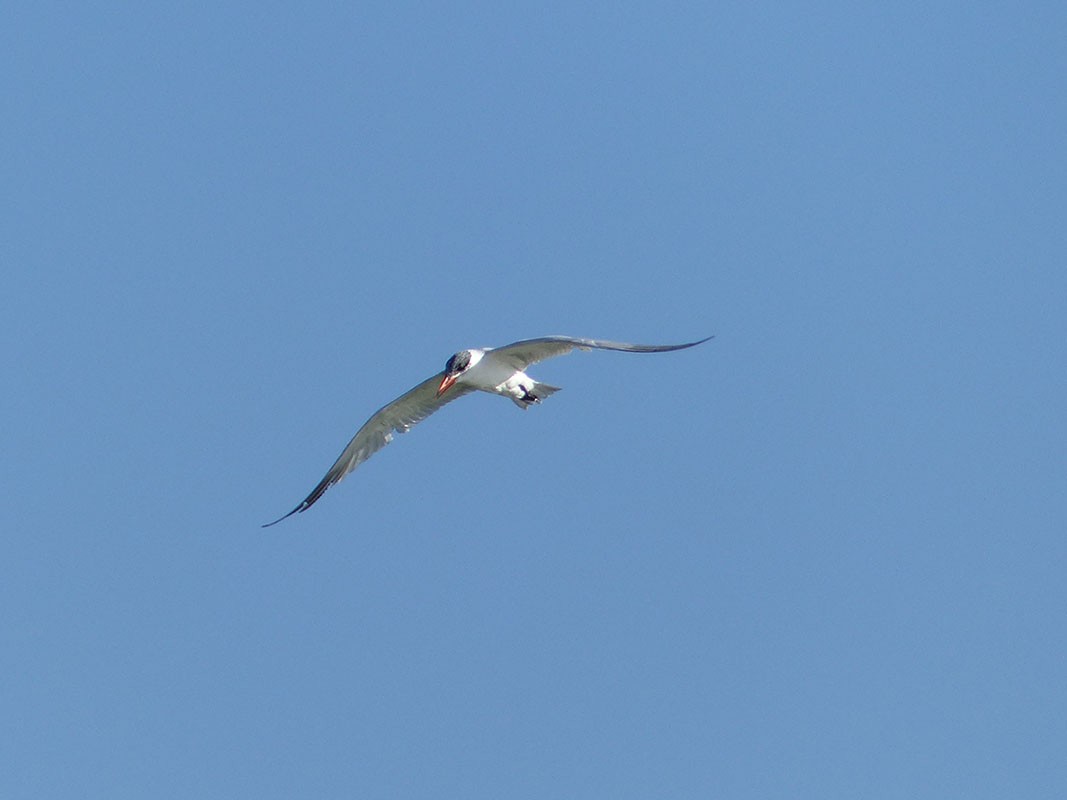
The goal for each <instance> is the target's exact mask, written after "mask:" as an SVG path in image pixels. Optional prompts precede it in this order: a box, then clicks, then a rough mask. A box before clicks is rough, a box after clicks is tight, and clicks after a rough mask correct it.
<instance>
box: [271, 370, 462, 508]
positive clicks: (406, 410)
mask: <svg viewBox="0 0 1067 800" xmlns="http://www.w3.org/2000/svg"><path fill="white" fill-rule="evenodd" d="M443 377H444V373H443V372H439V373H437V374H436V375H434V376H433V377H432V378H427V379H426V380H424V381H423V382H422V383H420V384H419V385H418V386H416V387H415V388H413V389H411V390H409V391H407V392H405V393H404V394H402V395H400V397H398V398H397V399H396V400H394V401H393V402H391V403H389V404H388V405H386V406H383V407H382V408H380V409H378V411H377V412H375V413H374V415H373V416H371V418H370V419H368V420H367V421H366V422H365V423H363V427H362V428H360V429H359V430H358V431H357V432H356V435H355V436H353V437H352V441H350V442H349V443H348V446H347V447H346V448H345V449H344V450H343V451H342V452H341V455H340V456H338V458H337V460H336V461H335V462H334V464H333V466H332V467H330V469H329V471H328V472H327V473H326V475H325V476H324V477H323V479H322V480H321V481H319V485H318V486H316V487H315V488H314V489H312V490H311V494H309V495H308V496H307V497H305V498H304V500H303V501H302V502H301V503H300V505H298V506H297V507H296V508H294V509H293V510H292V511H290V512H289V513H288V514H286V515H285V516H282V517H279V518H278V519H276V520H274V522H268V523H267V524H266V525H264V526H263V527H264V528H269V527H270V526H271V525H276V524H277V523H279V522H281V521H282V520H283V519H285V518H286V517H290V516H292V515H293V514H297V513H299V512H301V511H306V510H307V509H308V508H310V507H311V506H312V504H314V502H315V501H316V500H318V499H319V498H320V497H322V495H323V494H324V493H325V492H326V490H327V489H329V488H330V487H331V486H333V485H334V484H335V483H337V482H338V481H340V480H341V479H342V478H344V477H345V475H347V474H348V473H350V472H352V470H354V469H355V468H356V467H358V466H359V465H360V464H362V463H363V462H364V461H366V460H367V459H368V458H370V457H371V456H372V455H374V454H375V453H377V452H378V451H379V450H381V449H382V448H383V447H385V446H386V445H387V444H389V442H391V441H392V440H393V434H394V433H407V432H408V431H409V430H411V428H412V427H414V426H415V425H417V424H418V423H420V422H422V421H423V420H424V419H426V418H427V417H428V416H430V414H432V413H433V412H435V411H437V409H439V408H441V407H442V406H444V405H446V404H448V403H451V402H452V401H453V400H455V399H456V398H458V397H462V396H463V395H465V394H467V393H468V392H470V391H472V389H470V388H469V387H466V386H463V385H460V384H457V385H455V386H453V387H452V388H451V389H450V390H449V391H448V392H446V393H445V395H444V397H437V387H438V386H439V385H440V384H441V378H443Z"/></svg>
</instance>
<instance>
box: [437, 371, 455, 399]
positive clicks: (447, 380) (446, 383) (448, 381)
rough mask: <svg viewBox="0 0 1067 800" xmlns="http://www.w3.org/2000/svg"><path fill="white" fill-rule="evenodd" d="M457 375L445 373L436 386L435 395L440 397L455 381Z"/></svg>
mask: <svg viewBox="0 0 1067 800" xmlns="http://www.w3.org/2000/svg"><path fill="white" fill-rule="evenodd" d="M458 377H459V376H458V375H445V377H444V378H443V379H442V381H441V385H440V386H438V387H437V396H438V397H440V396H441V395H443V394H444V393H445V392H447V391H448V388H449V387H450V386H451V385H452V384H453V383H455V382H456V378H458Z"/></svg>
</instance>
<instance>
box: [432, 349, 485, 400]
mask: <svg viewBox="0 0 1067 800" xmlns="http://www.w3.org/2000/svg"><path fill="white" fill-rule="evenodd" d="M481 358H482V351H481V350H460V351H459V352H458V353H456V354H455V355H454V356H452V357H451V358H449V359H448V361H446V362H445V375H444V377H443V378H442V379H441V385H440V386H439V387H437V396H438V397H440V396H441V395H443V394H444V393H445V392H447V391H448V390H449V388H450V387H451V386H452V384H454V383H455V382H456V381H457V380H459V376H460V375H462V374H463V373H464V372H466V371H467V370H469V369H470V368H471V367H473V366H474V365H475V364H477V363H478V362H479V361H480V360H481Z"/></svg>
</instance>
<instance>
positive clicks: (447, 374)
mask: <svg viewBox="0 0 1067 800" xmlns="http://www.w3.org/2000/svg"><path fill="white" fill-rule="evenodd" d="M711 338H712V337H711V336H709V337H707V338H706V339H701V340H699V341H696V342H687V343H686V344H666V345H655V344H627V343H626V342H606V341H603V340H601V339H576V338H574V337H572V336H543V337H541V338H539V339H524V340H523V341H521V342H514V343H512V344H509V345H505V346H504V347H482V348H471V349H470V350H460V351H459V352H458V353H456V354H455V355H454V356H452V357H451V358H449V359H448V361H447V362H446V363H445V368H444V371H443V372H439V373H437V374H436V375H434V376H433V377H432V378H427V379H426V380H424V381H423V382H422V383H420V384H419V385H418V386H416V387H415V388H413V389H411V390H409V391H408V392H406V393H404V394H402V395H400V397H398V398H397V399H396V400H394V401H393V402H391V403H390V404H389V405H387V406H383V407H382V408H380V409H378V411H377V412H375V414H374V415H373V416H372V417H371V418H370V419H368V420H367V421H366V422H365V423H363V427H362V428H360V429H359V430H358V431H357V432H356V435H355V436H353V437H352V441H350V442H349V443H348V446H347V447H346V448H345V449H344V451H343V452H342V453H341V455H340V456H339V457H338V458H337V461H335V462H334V465H333V466H332V467H330V469H329V471H328V472H327V473H326V475H325V476H324V477H323V479H322V480H321V481H319V485H318V486H316V487H315V488H314V489H312V490H311V494H309V495H308V496H307V497H305V498H304V500H303V502H301V503H300V505H298V506H297V507H296V508H294V509H293V510H292V511H290V512H289V513H288V514H286V515H284V516H282V517H279V518H278V519H276V520H274V522H268V523H267V524H266V525H264V526H263V527H264V528H269V527H270V526H271V525H276V524H277V523H279V522H281V521H282V520H283V519H285V518H286V517H290V516H292V515H293V514H296V513H299V512H301V511H306V510H307V509H309V508H311V506H312V505H313V504H314V503H315V501H316V500H318V499H319V498H320V497H322V495H323V493H324V492H325V491H326V490H327V489H329V488H330V487H331V486H333V485H334V484H335V483H337V482H338V481H340V480H341V479H342V478H343V477H345V475H347V474H348V473H350V472H352V470H354V469H355V468H356V467H358V466H359V465H360V464H362V463H363V462H364V461H366V460H367V459H368V458H370V457H371V456H372V455H374V454H375V453H377V452H378V451H379V450H381V449H382V448H383V447H385V446H386V445H387V444H389V442H391V441H392V440H393V434H394V433H407V432H408V431H409V430H411V428H412V427H413V426H414V425H415V424H416V423H419V422H422V421H423V420H424V419H426V418H427V417H428V416H430V414H432V413H433V412H435V411H436V410H437V409H439V408H441V407H442V406H444V405H445V404H446V403H451V402H452V401H453V400H455V399H456V398H458V397H462V396H463V395H465V394H468V393H469V392H473V391H475V390H477V391H480V392H489V393H490V394H499V395H502V396H504V397H507V398H510V399H511V401H512V402H513V403H515V405H517V406H518V407H519V408H521V409H523V410H525V409H527V408H529V407H530V406H532V405H534V404H535V403H540V402H541V401H542V400H544V399H545V398H546V397H548V396H549V395H551V394H554V393H555V392H558V391H559V387H558V386H549V385H548V384H547V383H541V382H540V381H535V380H534V379H533V378H531V377H530V376H529V375H527V374H526V372H525V371H524V370H525V369H526V368H527V367H528V366H530V365H531V364H536V363H537V362H538V361H544V360H545V359H547V358H554V357H556V356H562V355H565V354H566V353H569V352H571V351H572V350H574V349H575V348H577V349H579V350H621V351H623V352H626V353H666V352H669V351H671V350H684V349H685V348H687V347H695V346H696V345H698V344H703V343H704V342H706V341H708V339H711Z"/></svg>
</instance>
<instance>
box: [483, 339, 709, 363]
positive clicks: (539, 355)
mask: <svg viewBox="0 0 1067 800" xmlns="http://www.w3.org/2000/svg"><path fill="white" fill-rule="evenodd" d="M711 338H712V337H711V336H709V337H707V339H701V340H700V341H697V342H686V343H685V344H629V343H628V342H609V341H606V340H604V339H578V338H576V337H574V336H542V337H540V338H538V339H523V340H522V341H521V342H512V343H511V344H507V345H504V346H503V347H494V348H493V349H492V350H491V351H490V352H492V354H493V356H495V357H497V358H500V359H501V360H503V361H504V362H505V363H507V364H508V365H509V366H511V367H514V368H515V369H518V370H524V369H526V368H527V367H528V366H530V365H531V364H536V363H537V362H538V361H544V360H545V359H546V358H555V357H556V356H562V355H565V354H567V353H569V352H571V351H572V350H574V349H575V348H577V349H579V350H619V351H622V352H624V353H667V352H670V351H671V350H684V349H685V348H687V347H695V346H696V345H698V344H703V343H704V342H706V341H708V339H711Z"/></svg>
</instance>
